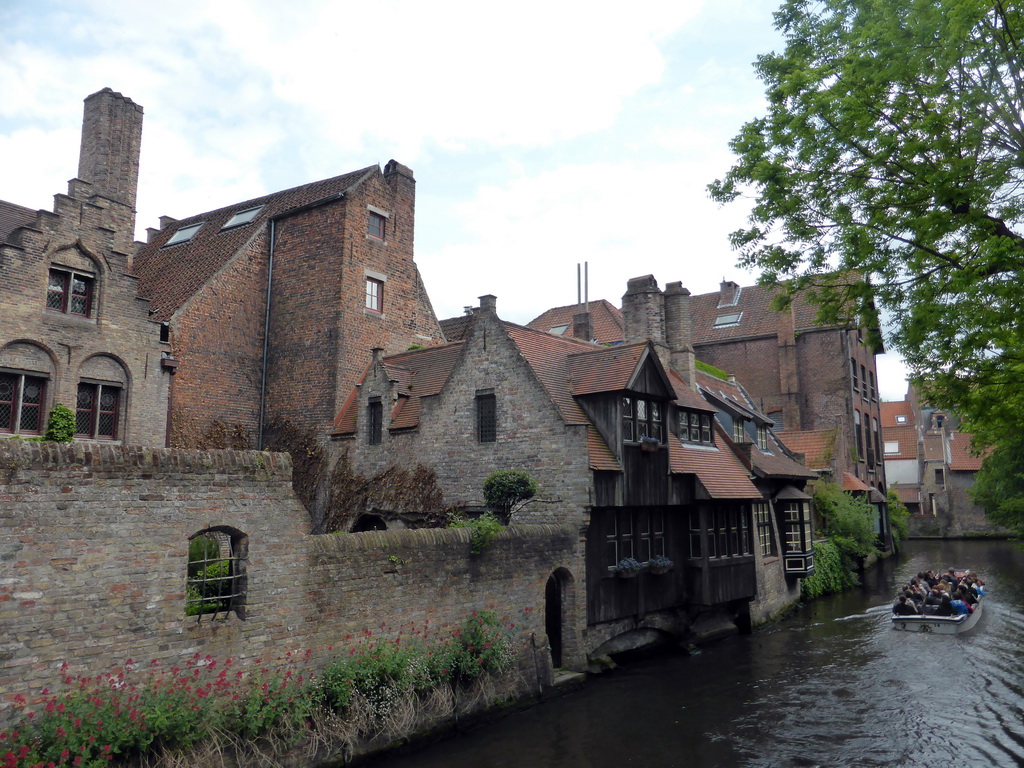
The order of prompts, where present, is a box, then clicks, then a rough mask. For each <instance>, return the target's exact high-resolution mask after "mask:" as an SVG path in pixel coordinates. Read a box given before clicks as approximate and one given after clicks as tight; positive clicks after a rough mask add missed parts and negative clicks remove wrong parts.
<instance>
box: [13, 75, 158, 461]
mask: <svg viewBox="0 0 1024 768" xmlns="http://www.w3.org/2000/svg"><path fill="white" fill-rule="evenodd" d="M84 112H85V114H84V120H83V125H82V145H81V154H80V158H79V167H78V178H75V179H72V180H71V181H70V182H69V183H68V192H67V194H66V195H65V194H58V195H55V196H54V206H53V211H52V212H50V211H32V210H29V209H27V208H25V207H23V206H19V205H15V204H13V203H7V202H3V201H0V274H2V275H3V276H4V278H3V281H4V290H3V291H2V292H0V436H3V435H13V434H17V435H38V434H40V433H41V432H43V431H44V430H45V428H46V417H47V414H48V412H49V410H50V409H51V408H52V407H53V406H54V405H55V404H56V403H63V404H64V405H66V406H68V407H69V408H70V409H71V410H73V411H74V412H75V416H76V432H77V434H76V439H78V440H106V441H116V442H120V443H125V444H128V443H134V444H144V445H164V444H165V441H166V425H167V397H168V387H169V382H170V380H171V375H172V374H173V372H174V361H173V360H172V359H171V358H170V357H169V352H170V348H169V346H168V345H167V344H166V343H163V342H162V341H161V338H160V326H159V324H157V323H155V322H153V320H152V319H151V318H150V304H149V302H148V301H147V300H146V299H145V298H143V297H141V295H140V291H139V286H138V281H137V279H136V278H135V277H134V276H133V274H132V255H133V253H134V251H135V245H134V230H135V196H136V189H137V184H138V176H139V149H140V144H141V139H142V107H140V106H139V105H137V104H135V103H133V102H132V101H131V99H128V98H126V97H124V96H122V95H121V94H119V93H115V92H114V91H112V90H110V89H109V88H104V89H103V90H102V91H99V92H97V93H94V94H92V95H91V96H89V97H88V98H87V99H85V110H84Z"/></svg>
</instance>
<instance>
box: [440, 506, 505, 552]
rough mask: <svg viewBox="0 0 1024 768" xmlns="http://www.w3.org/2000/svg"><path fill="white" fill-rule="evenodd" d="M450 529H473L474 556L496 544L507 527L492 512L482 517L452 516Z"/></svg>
mask: <svg viewBox="0 0 1024 768" xmlns="http://www.w3.org/2000/svg"><path fill="white" fill-rule="evenodd" d="M448 527H449V528H470V529H472V539H471V542H470V544H471V546H470V550H469V551H470V552H471V553H472V554H474V555H479V554H482V553H483V551H484V550H485V549H487V548H488V547H489V546H491V544H493V543H494V540H495V539H497V538H498V534H500V533H501V531H502V529H503V528H504V527H505V526H503V525H502V524H501V521H500V520H498V518H497V517H495V516H494V515H492V514H491V513H490V512H484V513H483V514H482V515H479V516H477V517H463V516H462V515H452V517H451V522H449V523H448Z"/></svg>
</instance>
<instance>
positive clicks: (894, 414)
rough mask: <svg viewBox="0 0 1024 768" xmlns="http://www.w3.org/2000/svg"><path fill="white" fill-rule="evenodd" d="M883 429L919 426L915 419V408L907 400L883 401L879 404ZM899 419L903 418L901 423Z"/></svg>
mask: <svg viewBox="0 0 1024 768" xmlns="http://www.w3.org/2000/svg"><path fill="white" fill-rule="evenodd" d="M878 410H879V411H880V417H881V425H882V429H885V428H886V427H905V426H914V425H916V424H917V419H915V418H914V407H913V405H911V404H910V403H908V402H907V401H906V400H892V401H882V402H881V403H879V404H878ZM899 417H903V420H902V421H900V419H899Z"/></svg>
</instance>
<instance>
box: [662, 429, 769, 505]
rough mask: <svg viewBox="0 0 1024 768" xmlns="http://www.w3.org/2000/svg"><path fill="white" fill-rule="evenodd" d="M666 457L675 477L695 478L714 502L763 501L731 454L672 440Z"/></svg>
mask: <svg viewBox="0 0 1024 768" xmlns="http://www.w3.org/2000/svg"><path fill="white" fill-rule="evenodd" d="M668 456H669V465H670V467H671V471H672V472H673V473H674V474H682V475H696V476H697V479H698V480H699V481H700V484H701V485H703V486H704V489H705V490H706V491H707V492H708V495H709V496H710V497H711V498H713V499H760V498H763V497H762V495H761V492H760V491H758V490H757V488H756V487H755V486H754V484H753V483H752V482H750V477H749V476H748V475H747V470H746V468H745V467H744V466H743V465H742V464H741V463H740V461H739V459H737V458H736V456H734V455H733V453H732V451H729V450H727V449H722V448H719V447H717V446H710V445H690V444H687V443H682V442H680V441H679V440H676V439H672V440H669V441H668Z"/></svg>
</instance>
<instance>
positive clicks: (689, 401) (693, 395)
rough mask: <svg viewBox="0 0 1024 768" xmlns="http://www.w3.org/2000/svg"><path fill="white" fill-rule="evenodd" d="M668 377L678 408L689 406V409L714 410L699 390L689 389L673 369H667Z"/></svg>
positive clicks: (711, 411) (710, 411)
mask: <svg viewBox="0 0 1024 768" xmlns="http://www.w3.org/2000/svg"><path fill="white" fill-rule="evenodd" d="M668 378H669V381H671V382H672V388H673V389H674V390H675V392H676V399H675V403H676V405H678V406H679V407H680V408H689V409H690V410H691V411H708V412H709V413H714V412H715V407H714V406H713V405H711V404H710V403H708V401H707V400H705V399H704V398H703V397H701V395H700V392H696V391H694V390H692V389H690V388H689V387H688V386H687V385H686V382H685V381H683V377H682V376H680V375H679V374H678V373H676V372H675V371H674V370H670V371H669V375H668Z"/></svg>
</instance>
